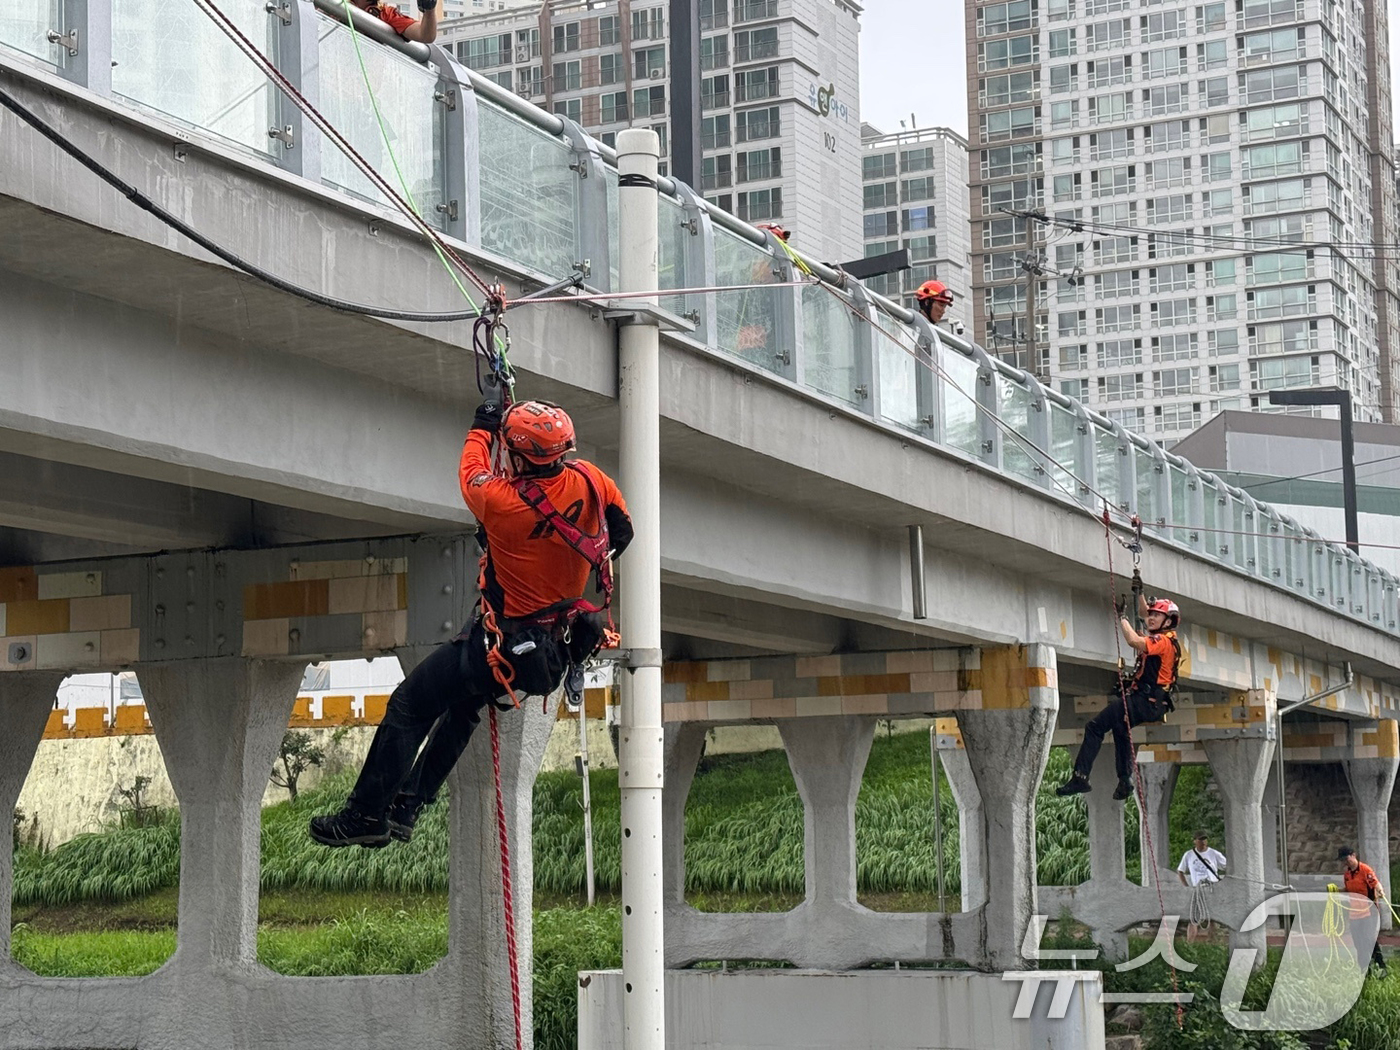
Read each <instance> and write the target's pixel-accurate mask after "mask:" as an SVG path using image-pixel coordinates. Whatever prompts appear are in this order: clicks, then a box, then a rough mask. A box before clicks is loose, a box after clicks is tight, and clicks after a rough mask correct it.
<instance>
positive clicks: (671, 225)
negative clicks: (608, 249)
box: [608, 196, 705, 314]
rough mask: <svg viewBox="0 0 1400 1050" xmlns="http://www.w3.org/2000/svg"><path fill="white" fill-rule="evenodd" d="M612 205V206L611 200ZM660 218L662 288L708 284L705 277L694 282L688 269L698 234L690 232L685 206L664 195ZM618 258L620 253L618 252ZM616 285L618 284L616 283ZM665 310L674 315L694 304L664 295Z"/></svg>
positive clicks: (680, 298) (661, 202)
mask: <svg viewBox="0 0 1400 1050" xmlns="http://www.w3.org/2000/svg"><path fill="white" fill-rule="evenodd" d="M608 207H609V208H611V207H612V202H611V201H609V203H608ZM657 210H658V215H657V221H658V223H659V224H660V225H659V226H658V234H659V244H660V252H659V255H660V258H659V266H660V273H659V278H660V284H658V285H657V287H659V288H695V287H698V286H699V285H702V284H704V283H705V282H704V281H703V280H697V281H694V282H692V281H691V279H690V274H689V273H687V272H686V260H687V259H688V258H689V251H688V249H689V247H690V242H691V239H692V238H693V237H694V236H695V235H694V234H692V233H691V232H690V227H689V225H688V222H687V219H686V217H685V209H684V208H682V207H681V206H680V204H679V203H678V202H677V201H674V200H672V199H671V198H670V197H666V196H662V197H660V198H659V203H658V204H657ZM608 214H609V215H610V216H611V215H616V214H617V212H616V211H609V212H608ZM616 225H617V223H616V222H610V223H609V224H608V228H609V229H612V228H613V227H615V226H616ZM614 258H616V252H615V251H614ZM613 287H614V288H616V287H617V285H613ZM661 309H663V310H669V311H670V312H671V313H673V314H685V313H686V312H687V311H688V310H690V309H691V307H689V306H687V305H686V297H685V296H684V295H663V296H662V297H661Z"/></svg>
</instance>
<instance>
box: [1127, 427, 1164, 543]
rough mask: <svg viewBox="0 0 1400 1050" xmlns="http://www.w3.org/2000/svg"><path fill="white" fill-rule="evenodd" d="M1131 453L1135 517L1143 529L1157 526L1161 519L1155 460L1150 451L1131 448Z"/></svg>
mask: <svg viewBox="0 0 1400 1050" xmlns="http://www.w3.org/2000/svg"><path fill="white" fill-rule="evenodd" d="M1132 453H1133V492H1134V495H1135V496H1136V498H1137V516H1138V517H1139V518H1140V519H1141V520H1142V523H1143V525H1144V527H1146V526H1151V525H1155V524H1157V519H1158V518H1160V517H1162V509H1161V506H1160V503H1161V498H1160V496H1159V494H1158V488H1157V479H1158V478H1159V477H1161V475H1159V474H1158V473H1157V460H1156V459H1155V458H1154V457H1153V455H1152V453H1151V451H1149V450H1148V449H1144V448H1138V446H1136V445H1133V446H1132Z"/></svg>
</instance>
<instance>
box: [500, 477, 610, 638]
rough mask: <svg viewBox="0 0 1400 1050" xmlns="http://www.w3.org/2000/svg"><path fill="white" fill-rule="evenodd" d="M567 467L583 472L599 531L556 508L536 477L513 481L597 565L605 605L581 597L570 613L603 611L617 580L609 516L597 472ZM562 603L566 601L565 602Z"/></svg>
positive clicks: (564, 537) (529, 502) (538, 511)
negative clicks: (595, 477)
mask: <svg viewBox="0 0 1400 1050" xmlns="http://www.w3.org/2000/svg"><path fill="white" fill-rule="evenodd" d="M564 467H565V469H566V470H572V471H574V472H575V473H577V474H578V475H580V476H581V477H582V478H583V480H584V483H585V484H587V486H588V491H589V493H590V494H591V495H592V497H593V505H594V507H595V508H596V509H597V512H598V531H597V532H596V533H592V534H590V533H587V532H584V531H583V529H581V528H579V526H578V523H577V522H573V521H570V520H569V519H568V518H566V517H564V515H562V514H560V513H559V511H558V510H557V509H555V506H554V504H552V503H551V502H549V497H548V496H547V495H545V491H544V489H543V488H542V487H541V486H540V483H539V482H538V481H536V480H535V479H534V478H518V479H516V480H515V481H514V482H512V484H513V485H514V486H515V491H516V492H517V493H519V494H520V498H521V499H522V500H524V501H525V504H526V506H528V507H529V508H530V509H531V510H533V511H534V512H535V513H536V514H538V515H539V516H540V517H541V518H542V519H544V520H545V521H546V522H548V523H549V525H550V526H551V527H552V528H553V529H554V531H555V532H557V533H558V534H559V537H560V539H562V540H563V541H564V542H565V543H567V544H568V545H569V546H570V547H572V548H573V549H574V550H575V551H577V552H578V554H579V556H580V557H582V558H583V559H584V561H586V562H588V564H589V565H591V566H593V571H594V572H595V573H597V574H598V589H599V590H600V591H602V592H603V604H602V605H594V604H593V603H592V602H589V601H586V600H585V599H583V598H579V599H578V600H577V601H574V602H572V603H571V604H570V605H569V606H568V610H567V611H569V612H602V611H603V610H604V609H606V608H607V607H608V605H610V604H611V602H612V592H613V579H612V563H611V561H610V560H609V558H608V552H609V551H610V550H611V549H612V540H611V537H610V536H609V535H608V519H607V514H606V513H605V509H606V508H604V506H603V497H602V494H601V493H599V491H598V485H597V483H596V482H595V481H594V480H593V475H592V474H590V473H589V472H588V471H586V470H584V469H583V468H582V467H580V466H579V465H578V464H576V463H565V464H564ZM561 604H562V603H561Z"/></svg>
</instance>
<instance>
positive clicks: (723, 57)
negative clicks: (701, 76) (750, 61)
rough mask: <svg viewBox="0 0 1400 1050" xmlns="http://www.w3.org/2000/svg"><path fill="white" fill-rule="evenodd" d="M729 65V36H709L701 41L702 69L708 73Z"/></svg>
mask: <svg viewBox="0 0 1400 1050" xmlns="http://www.w3.org/2000/svg"><path fill="white" fill-rule="evenodd" d="M728 65H729V35H728V34H727V33H726V34H721V35H720V36H707V37H705V38H703V39H702V40H701V41H700V68H701V69H702V70H705V71H706V72H710V71H712V70H716V69H724V68H725V67H726V66H728Z"/></svg>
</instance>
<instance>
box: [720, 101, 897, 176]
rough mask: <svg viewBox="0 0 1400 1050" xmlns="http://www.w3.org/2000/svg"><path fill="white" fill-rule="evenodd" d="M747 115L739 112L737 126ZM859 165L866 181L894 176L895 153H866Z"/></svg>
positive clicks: (740, 125)
mask: <svg viewBox="0 0 1400 1050" xmlns="http://www.w3.org/2000/svg"><path fill="white" fill-rule="evenodd" d="M760 112H761V111H760ZM749 115H750V114H748V113H740V114H739V127H740V128H741V129H742V128H743V127H744V125H745V122H746V121H745V118H746V117H748V116H749ZM741 134H742V131H741ZM740 141H741V142H742V141H743V139H742V138H741V139H740ZM860 167H861V176H862V177H863V178H864V179H865V181H866V182H869V181H871V180H872V179H892V178H894V176H895V155H894V154H893V153H867V154H866V155H865V156H864V157H862V158H861V161H860Z"/></svg>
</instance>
